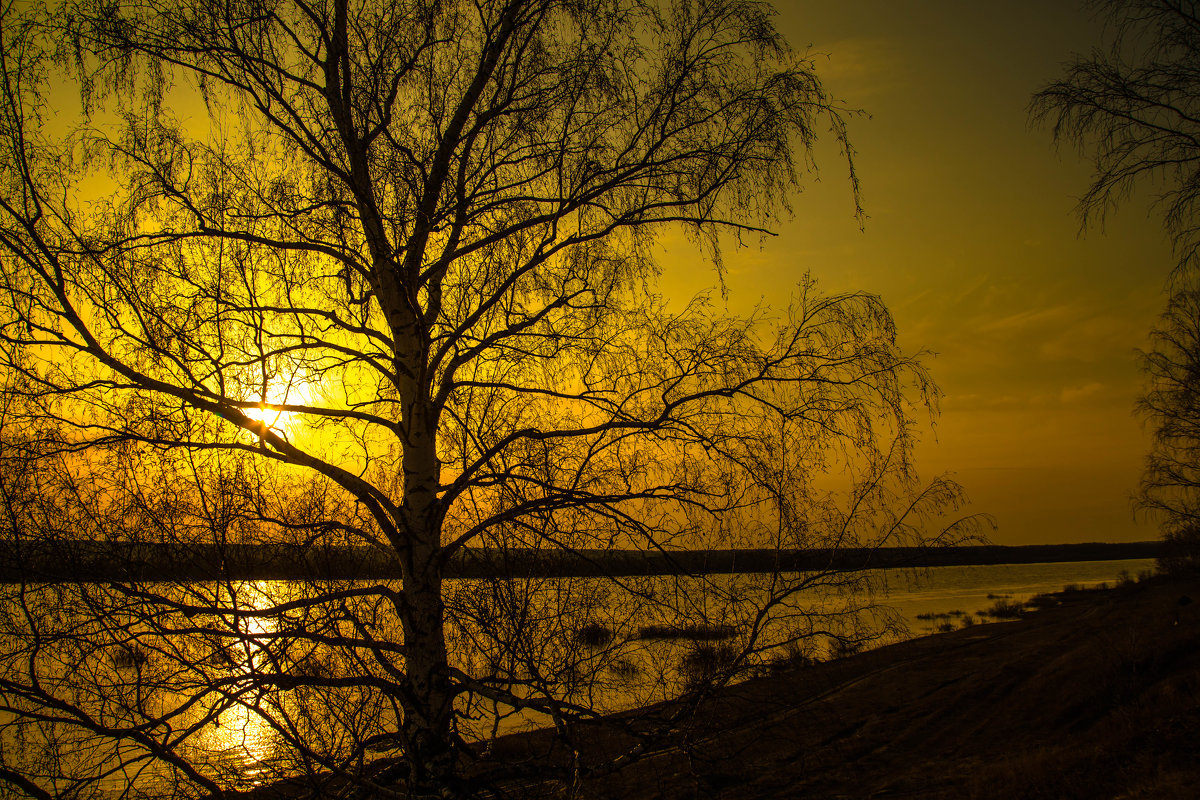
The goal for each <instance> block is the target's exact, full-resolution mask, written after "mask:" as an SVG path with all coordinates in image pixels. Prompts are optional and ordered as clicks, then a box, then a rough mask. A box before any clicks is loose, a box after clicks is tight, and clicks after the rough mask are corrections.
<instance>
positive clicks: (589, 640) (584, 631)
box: [575, 622, 613, 647]
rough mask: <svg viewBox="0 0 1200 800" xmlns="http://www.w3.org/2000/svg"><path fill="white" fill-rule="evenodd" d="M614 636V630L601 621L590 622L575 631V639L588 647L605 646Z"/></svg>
mask: <svg viewBox="0 0 1200 800" xmlns="http://www.w3.org/2000/svg"><path fill="white" fill-rule="evenodd" d="M612 637H613V634H612V631H610V630H609V629H608V628H607V627H605V626H604V625H602V624H600V623H599V622H589V623H588V624H586V625H584V626H583V627H582V628H580V629H579V630H577V631H575V641H576V642H578V643H579V644H582V645H585V646H587V647H604V645H606V644H608V643H609V642H611V641H612Z"/></svg>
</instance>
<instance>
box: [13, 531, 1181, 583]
mask: <svg viewBox="0 0 1200 800" xmlns="http://www.w3.org/2000/svg"><path fill="white" fill-rule="evenodd" d="M1161 553H1162V542H1157V541H1152V542H1122V543H1105V542H1093V543H1086V544H1049V545H1019V546H1006V545H974V546H968V547H883V548H873V549H868V548H844V549H840V550H829V549H817V550H785V551H773V550H708V551H702V550H684V551H672V552H651V553H643V552H639V551H631V550H612V551H601V550H581V551H576V552H570V553H568V552H563V551H558V550H553V551H550V550H546V551H543V550H509V551H496V550H480V549H471V550H467V551H464V552H461V553H459V554H457V555H456V556H455V557H454V558H452V559H451V561H450V563H449V564H448V565H447V568H446V573H445V575H446V577H447V578H461V579H483V578H489V577H496V576H500V575H513V576H517V577H530V578H566V577H595V576H602V575H613V576H651V575H699V574H733V573H769V572H774V571H777V570H778V571H780V572H812V571H824V570H830V571H858V570H864V569H901V568H926V567H942V566H983V565H993V564H1036V563H1053V562H1064V561H1117V560H1126V559H1141V558H1158V557H1159V556H1160V555H1161ZM400 575H401V569H400V564H399V562H398V561H397V560H396V559H395V556H394V555H391V554H388V553H384V552H381V551H379V550H376V549H373V548H368V547H341V548H322V547H307V548H306V547H300V546H292V545H215V544H198V545H182V544H147V543H130V542H112V543H107V542H12V541H5V542H0V583H20V582H29V583H64V582H105V581H115V582H120V581H204V580H396V579H399V578H400Z"/></svg>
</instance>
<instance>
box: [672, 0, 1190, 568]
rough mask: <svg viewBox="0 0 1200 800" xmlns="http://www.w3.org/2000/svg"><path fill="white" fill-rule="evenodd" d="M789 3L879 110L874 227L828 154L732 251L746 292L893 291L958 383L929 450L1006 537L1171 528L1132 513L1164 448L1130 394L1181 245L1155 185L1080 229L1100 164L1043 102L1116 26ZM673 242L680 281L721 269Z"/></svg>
mask: <svg viewBox="0 0 1200 800" xmlns="http://www.w3.org/2000/svg"><path fill="white" fill-rule="evenodd" d="M777 8H779V10H780V16H779V19H778V23H779V25H780V28H781V29H782V31H783V32H784V33H785V35H786V36H787V38H788V40H789V41H790V42H791V44H792V45H793V47H794V48H796V49H798V50H803V49H805V48H806V47H808V46H810V45H811V48H812V51H813V52H815V53H821V54H823V55H821V56H820V57H819V58H818V60H817V63H818V67H819V69H820V73H821V75H822V76H823V78H824V80H825V82H826V85H827V87H828V88H829V90H830V91H831V92H832V93H833V94H834V96H835V97H837V98H839V99H841V100H844V101H845V102H846V103H847V104H848V105H850V106H852V107H857V108H861V109H863V110H865V111H866V112H868V113H869V114H870V118H869V119H858V120H855V121H854V122H853V123H852V125H851V129H850V133H851V136H852V140H853V144H854V146H855V148H856V149H857V151H858V157H857V163H858V167H859V170H860V174H861V178H862V181H863V200H864V203H865V206H866V212H867V215H868V217H869V218H868V219H867V220H866V223H865V230H862V231H860V230H859V226H858V223H857V221H856V220H855V219H854V217H853V210H854V209H853V204H852V200H851V194H850V191H849V186H848V183H847V181H846V180H845V172H844V169H840V165H839V163H838V157H837V150H836V148H834V147H832V146H830V147H828V148H826V149H822V150H820V151H819V152H818V163H819V166H820V169H821V173H820V176H821V181H820V182H819V183H816V184H813V183H812V181H808V182H807V183H808V187H807V188H806V189H805V191H804V192H803V194H802V195H801V196H800V197H799V198H797V200H796V202H795V204H794V210H795V217H794V219H792V220H790V221H785V222H783V223H782V224H781V225H780V226H779V228H778V234H779V235H778V236H777V237H776V238H773V239H770V240H768V241H767V242H766V243H765V244H764V245H763V247H762V248H761V249H760V248H759V247H758V246H757V245H752V246H751V247H749V248H747V249H743V250H741V251H738V252H733V253H728V254H727V264H726V265H727V267H728V269H729V275H728V284H729V290H730V291H729V299H728V302H729V305H730V307H731V309H733V310H735V311H736V310H745V309H747V308H749V307H751V306H752V305H754V304H755V303H756V302H759V301H760V300H761V299H763V298H767V299H770V298H778V297H786V296H787V295H788V292H789V289H790V288H791V287H792V286H793V285H794V284H795V282H796V281H797V280H798V278H799V277H800V275H802V274H803V272H804V271H805V270H809V271H811V272H812V274H813V275H814V276H816V277H817V278H818V280H819V281H820V284H821V286H822V287H823V288H824V289H825V290H826V291H845V290H865V291H870V292H874V293H878V294H880V295H881V296H882V297H883V299H884V300H885V301H886V303H887V305H888V306H889V307H890V308H891V310H892V312H893V313H894V314H895V316H896V319H897V323H898V325H899V327H900V330H901V337H902V342H903V343H904V345H905V346H906V347H907V348H908V349H910V350H920V349H926V350H929V351H931V352H932V353H934V354H935V355H934V356H933V357H932V358H929V359H927V364H928V366H929V367H930V368H931V370H932V372H933V375H934V377H935V379H936V380H937V382H938V383H939V385H940V386H941V388H942V390H943V391H944V392H945V398H944V401H943V405H942V412H943V413H942V415H941V418H940V421H939V422H938V424H937V427H936V432H934V433H930V432H927V433H926V434H925V436H924V440H923V442H922V445H921V449H920V454H921V458H920V461H919V462H918V466H919V467H920V469H921V471H922V474H923V475H924V476H926V477H932V476H934V475H936V474H939V473H941V472H951V473H953V474H954V476H955V477H956V478H957V479H958V480H959V481H961V482H962V483H963V484H964V485H965V486H966V488H967V491H968V493H969V494H970V496H971V498H972V499H973V500H974V502H975V505H974V508H975V509H977V510H982V511H987V512H990V513H992V514H993V515H995V517H996V519H997V522H998V523H999V526H1000V527H999V530H998V531H997V532H996V533H995V535H994V537H993V541H994V542H995V543H998V544H1029V543H1038V542H1079V541H1127V540H1140V539H1152V538H1156V536H1157V532H1156V530H1155V528H1154V525H1153V524H1152V523H1148V522H1145V521H1138V520H1135V519H1134V517H1133V513H1132V510H1131V504H1130V496H1131V494H1132V493H1133V492H1134V490H1135V489H1136V486H1137V481H1138V479H1139V477H1140V474H1141V467H1142V460H1143V458H1144V455H1145V453H1146V450H1147V448H1148V445H1149V436H1148V434H1147V433H1146V432H1145V430H1144V429H1143V426H1142V424H1141V422H1140V421H1139V420H1138V419H1137V418H1136V417H1135V416H1134V415H1133V413H1132V408H1133V404H1134V401H1135V400H1136V398H1137V396H1138V394H1139V391H1140V389H1141V385H1142V377H1141V374H1140V372H1139V368H1138V362H1137V358H1136V354H1135V350H1136V348H1138V347H1142V346H1144V345H1145V342H1146V334H1147V332H1148V331H1149V329H1150V327H1151V325H1152V324H1153V323H1154V321H1155V318H1156V317H1157V315H1158V313H1159V312H1160V311H1161V309H1162V307H1163V305H1164V302H1165V296H1164V294H1163V287H1164V285H1165V280H1166V277H1167V275H1168V272H1169V270H1170V267H1171V265H1172V263H1173V259H1172V257H1171V253H1170V248H1169V246H1168V244H1167V242H1166V240H1165V237H1164V236H1163V234H1162V232H1161V227H1160V225H1159V222H1158V218H1157V217H1153V216H1150V203H1149V202H1148V200H1147V198H1149V197H1151V193H1150V192H1149V191H1147V192H1146V193H1145V194H1144V196H1142V197H1135V198H1132V199H1131V200H1130V201H1128V202H1127V203H1126V204H1125V205H1124V206H1123V207H1122V208H1121V209H1119V211H1118V212H1117V213H1115V214H1113V215H1111V216H1110V218H1109V219H1108V221H1107V224H1106V226H1105V227H1104V229H1103V230H1101V229H1100V228H1096V229H1089V230H1088V231H1087V232H1086V233H1085V234H1084V235H1080V231H1079V221H1078V218H1077V217H1076V216H1075V213H1074V205H1075V200H1076V198H1077V197H1078V196H1079V195H1080V194H1081V193H1082V192H1083V191H1084V189H1085V188H1086V186H1087V183H1088V179H1089V170H1088V166H1087V164H1086V163H1085V162H1084V161H1083V160H1082V159H1081V158H1080V157H1079V156H1078V155H1077V154H1076V153H1075V152H1073V151H1071V150H1062V151H1056V150H1055V149H1054V147H1053V146H1052V145H1051V142H1050V137H1049V134H1048V133H1047V132H1046V131H1044V130H1035V129H1032V128H1031V127H1030V125H1029V122H1028V119H1027V115H1026V107H1027V105H1028V103H1029V99H1030V96H1031V95H1032V94H1033V93H1034V92H1035V91H1036V90H1037V89H1039V88H1040V87H1041V86H1042V85H1044V84H1045V83H1046V82H1048V81H1049V80H1051V79H1053V78H1055V77H1057V76H1058V75H1059V73H1060V72H1061V65H1062V63H1063V62H1064V61H1066V60H1067V59H1068V58H1069V57H1070V55H1071V54H1072V53H1086V52H1087V51H1088V50H1090V49H1091V48H1093V47H1094V46H1096V45H1098V44H1099V43H1100V41H1101V25H1100V23H1099V22H1098V21H1097V20H1095V19H1093V18H1092V16H1091V15H1090V14H1089V13H1088V12H1087V11H1086V10H1083V9H1081V8H1079V7H1078V4H1077V3H1075V2H1074V1H1073V0H1058V1H1057V2H1044V1H1043V2H1035V1H1033V0H1021V1H1020V2H1004V3H975V2H972V3H962V2H948V1H947V0H929V1H927V2H888V1H887V0H855V2H851V3H828V2H819V1H817V0H812V1H809V0H803V1H800V0H790V1H789V2H785V1H784V0H780V2H778V3H777ZM676 259H677V256H674V255H672V256H671V257H670V258H669V259H668V260H667V272H666V275H665V276H664V283H663V290H664V291H665V292H667V293H669V294H672V293H675V292H678V293H680V294H690V293H692V292H694V291H695V290H697V289H699V288H700V287H701V285H702V284H703V283H704V282H709V283H711V282H712V278H713V276H712V274H711V273H706V274H699V275H698V274H697V272H700V271H697V270H694V269H693V270H690V271H689V270H686V269H684V268H683V267H682V265H681V264H680V263H679V262H677V260H676ZM684 275H687V277H686V278H685V277H684Z"/></svg>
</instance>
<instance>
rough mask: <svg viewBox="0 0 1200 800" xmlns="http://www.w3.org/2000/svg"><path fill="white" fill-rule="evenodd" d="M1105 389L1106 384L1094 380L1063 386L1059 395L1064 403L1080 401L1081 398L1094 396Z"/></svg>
mask: <svg viewBox="0 0 1200 800" xmlns="http://www.w3.org/2000/svg"><path fill="white" fill-rule="evenodd" d="M1103 390H1104V384H1103V383H1100V382H1099V381H1093V382H1091V383H1088V384H1084V385H1083V386H1068V387H1064V388H1063V390H1062V392H1061V393H1060V395H1059V400H1060V401H1061V402H1062V403H1063V404H1064V405H1068V404H1071V403H1078V402H1079V401H1081V400H1085V399H1087V398H1089V397H1094V396H1095V395H1097V394H1099V393H1100V392H1102V391H1103Z"/></svg>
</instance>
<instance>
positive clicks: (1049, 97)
mask: <svg viewBox="0 0 1200 800" xmlns="http://www.w3.org/2000/svg"><path fill="white" fill-rule="evenodd" d="M1092 5H1093V6H1094V7H1095V8H1096V9H1097V12H1098V13H1099V14H1102V15H1103V17H1104V19H1105V20H1106V33H1107V41H1106V42H1105V45H1106V46H1105V48H1104V49H1097V50H1095V51H1093V52H1092V53H1091V54H1089V55H1088V56H1086V57H1085V56H1076V57H1074V58H1073V60H1072V61H1071V62H1070V63H1069V64H1068V65H1067V67H1066V74H1065V75H1064V76H1063V77H1062V78H1061V79H1059V80H1056V81H1054V82H1052V83H1050V84H1048V85H1047V86H1046V87H1045V88H1044V89H1042V90H1041V91H1039V92H1038V93H1037V94H1035V95H1034V96H1033V101H1032V102H1031V104H1030V116H1031V118H1032V119H1033V121H1034V122H1035V123H1037V124H1040V125H1047V126H1049V127H1050V130H1051V132H1052V134H1053V136H1054V139H1055V141H1056V142H1064V143H1067V144H1070V145H1073V146H1075V147H1077V148H1078V149H1079V151H1080V152H1081V153H1084V154H1086V155H1088V156H1090V158H1091V160H1092V164H1093V169H1094V172H1093V176H1092V183H1091V185H1090V186H1089V187H1088V189H1087V191H1086V192H1085V193H1084V194H1083V196H1082V197H1081V198H1080V201H1079V215H1080V219H1081V221H1082V222H1083V224H1084V225H1085V226H1086V225H1087V224H1088V223H1090V222H1092V221H1093V220H1096V221H1099V222H1102V221H1103V219H1104V215H1105V213H1106V212H1108V211H1109V210H1111V209H1112V208H1114V207H1115V206H1116V205H1117V204H1118V203H1119V202H1120V201H1122V200H1123V199H1125V198H1126V197H1127V196H1128V194H1129V193H1130V192H1131V191H1132V190H1133V189H1134V187H1136V186H1138V185H1149V186H1152V187H1153V188H1154V190H1155V191H1156V200H1155V201H1156V203H1157V206H1158V208H1159V209H1161V213H1162V216H1163V222H1164V224H1165V226H1166V230H1167V233H1168V234H1169V235H1170V237H1171V241H1172V242H1173V244H1174V246H1175V250H1176V254H1177V255H1178V257H1179V265H1180V268H1181V269H1182V268H1185V267H1187V266H1189V265H1191V264H1192V263H1193V262H1194V261H1195V259H1196V253H1197V248H1198V247H1200V227H1198V226H1197V224H1196V219H1197V211H1198V210H1200V9H1197V7H1196V5H1195V4H1194V3H1192V2H1188V1H1187V0H1096V1H1095V2H1093V3H1092Z"/></svg>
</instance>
